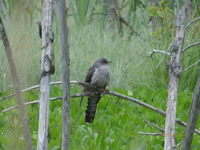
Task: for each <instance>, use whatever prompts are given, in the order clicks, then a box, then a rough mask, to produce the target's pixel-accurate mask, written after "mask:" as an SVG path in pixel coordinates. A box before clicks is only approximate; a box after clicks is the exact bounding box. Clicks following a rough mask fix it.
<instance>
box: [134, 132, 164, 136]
mask: <svg viewBox="0 0 200 150" xmlns="http://www.w3.org/2000/svg"><path fill="white" fill-rule="evenodd" d="M138 134H142V135H153V136H160V135H163V134H164V133H147V132H138Z"/></svg>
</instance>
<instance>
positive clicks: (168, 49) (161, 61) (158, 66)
mask: <svg viewBox="0 0 200 150" xmlns="http://www.w3.org/2000/svg"><path fill="white" fill-rule="evenodd" d="M173 42H174V41H173ZM173 42H172V43H171V44H170V45H169V47H168V49H167V51H166V53H165V55H164V56H163V58H162V60H161V61H160V62H159V64H158V65H157V66H156V69H157V68H158V67H159V66H160V64H161V63H162V62H163V60H164V59H165V57H166V55H167V52H168V51H169V49H170V48H171V46H172V44H173Z"/></svg>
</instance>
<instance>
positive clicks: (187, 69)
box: [183, 59, 200, 72]
mask: <svg viewBox="0 0 200 150" xmlns="http://www.w3.org/2000/svg"><path fill="white" fill-rule="evenodd" d="M198 62H200V59H199V60H198V61H197V62H195V63H194V64H192V65H191V66H190V67H188V68H186V69H184V70H183V72H184V71H187V70H188V69H190V68H192V67H193V66H195V65H196V64H197V63H198Z"/></svg>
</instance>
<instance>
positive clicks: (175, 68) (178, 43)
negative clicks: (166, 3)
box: [164, 5, 186, 150]
mask: <svg viewBox="0 0 200 150" xmlns="http://www.w3.org/2000/svg"><path fill="white" fill-rule="evenodd" d="M174 17H175V28H176V37H175V39H174V42H173V45H172V50H171V57H170V61H169V62H167V69H168V72H169V88H168V98H167V111H166V121H165V145H164V148H165V150H169V149H172V148H173V147H174V146H175V119H176V103H177V95H178V83H179V78H180V76H181V72H182V67H181V50H182V46H183V43H184V37H185V19H186V8H185V6H183V7H182V8H181V10H180V12H179V13H178V12H177V6H176V5H175V14H174Z"/></svg>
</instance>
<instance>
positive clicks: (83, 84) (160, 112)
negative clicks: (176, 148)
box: [70, 81, 200, 135]
mask: <svg viewBox="0 0 200 150" xmlns="http://www.w3.org/2000/svg"><path fill="white" fill-rule="evenodd" d="M70 83H71V84H78V85H82V86H90V87H91V88H95V86H93V85H92V84H89V83H86V82H78V81H70ZM95 89H96V90H97V92H99V93H102V92H103V91H102V89H101V88H99V87H96V88H95ZM106 94H109V95H112V96H116V97H118V98H122V99H125V100H128V101H131V102H134V103H136V104H139V105H141V106H143V107H146V108H148V109H150V110H152V111H154V112H157V113H159V114H161V115H162V116H164V117H165V116H166V112H165V111H163V110H161V109H158V108H155V107H153V106H151V105H149V104H146V103H144V102H141V101H140V100H138V99H135V98H132V97H128V96H125V95H122V94H120V93H117V92H113V91H109V90H106ZM81 96H82V95H79V96H78V95H77V97H81ZM176 122H177V123H178V124H180V125H181V126H184V127H186V123H185V122H183V121H181V120H180V119H179V118H176ZM195 133H196V134H198V135H200V131H199V130H197V129H195Z"/></svg>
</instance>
